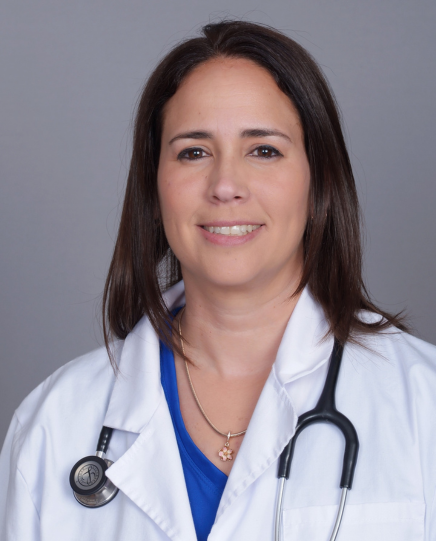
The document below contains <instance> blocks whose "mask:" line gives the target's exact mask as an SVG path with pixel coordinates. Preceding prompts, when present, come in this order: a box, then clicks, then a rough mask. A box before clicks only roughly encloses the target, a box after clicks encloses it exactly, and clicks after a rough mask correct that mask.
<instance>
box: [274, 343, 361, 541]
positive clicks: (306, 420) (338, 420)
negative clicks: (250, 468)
mask: <svg viewBox="0 0 436 541" xmlns="http://www.w3.org/2000/svg"><path fill="white" fill-rule="evenodd" d="M342 354H343V347H342V346H341V344H340V343H339V342H338V341H337V340H336V339H335V342H334V345H333V351H332V354H331V357H330V366H329V369H328V372H327V377H326V381H325V384H324V388H323V390H322V392H321V396H320V397H319V400H318V403H317V405H316V406H315V407H314V408H313V409H312V410H310V411H307V412H306V413H304V414H302V415H300V417H299V418H298V422H297V426H296V427H295V433H294V435H293V437H292V439H291V440H290V442H289V443H288V445H286V447H285V448H284V450H283V452H282V454H281V456H280V461H279V469H278V473H277V477H278V479H279V486H278V493H277V501H276V512H275V523H274V539H275V541H280V538H281V530H282V527H281V522H282V507H283V497H284V493H285V482H286V481H287V480H288V479H289V476H290V472H291V464H292V459H293V456H294V450H295V443H296V441H297V438H298V436H299V435H300V434H301V432H302V431H303V430H304V429H305V428H307V427H308V426H310V425H312V424H315V423H320V422H327V423H331V424H334V425H335V426H337V428H338V429H339V430H340V431H341V432H342V435H343V436H344V439H345V452H344V460H343V466H342V476H341V482H340V487H341V489H342V492H341V499H340V502H339V508H338V513H337V515H336V520H335V524H334V526H333V531H332V534H331V537H330V541H335V539H336V537H337V535H338V532H339V528H340V526H341V522H342V517H343V514H344V509H345V502H346V499H347V493H348V490H349V489H351V487H352V484H353V478H354V470H355V469H356V464H357V456H358V453H359V439H358V437H357V433H356V429H355V428H354V426H353V424H352V423H351V421H350V420H349V419H347V417H345V415H343V414H342V413H341V412H339V411H338V410H337V409H336V403H335V393H336V384H337V381H338V376H339V370H340V367H341V361H342Z"/></svg>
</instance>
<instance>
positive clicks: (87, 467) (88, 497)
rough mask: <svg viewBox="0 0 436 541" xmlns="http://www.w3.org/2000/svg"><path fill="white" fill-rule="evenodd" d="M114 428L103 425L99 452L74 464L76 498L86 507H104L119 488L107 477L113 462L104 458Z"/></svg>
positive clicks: (71, 479) (72, 472)
mask: <svg viewBox="0 0 436 541" xmlns="http://www.w3.org/2000/svg"><path fill="white" fill-rule="evenodd" d="M111 433H112V429H108V428H106V427H103V429H102V433H101V435H100V440H99V445H98V448H97V454H96V455H91V456H86V457H84V458H82V459H81V460H79V461H78V462H76V464H74V466H73V468H72V470H71V473H70V485H71V488H72V489H73V493H74V497H75V498H76V500H77V501H78V502H79V503H80V504H82V505H84V506H85V507H91V508H93V507H102V506H103V505H106V504H107V503H109V502H110V501H112V500H113V499H114V498H115V496H116V495H117V493H118V488H117V487H116V486H115V485H114V484H113V483H112V481H111V480H110V479H108V478H107V477H106V470H107V469H108V468H109V466H111V465H112V464H113V462H112V461H110V460H108V459H107V458H104V454H105V452H106V449H107V445H108V443H109V440H110V435H111Z"/></svg>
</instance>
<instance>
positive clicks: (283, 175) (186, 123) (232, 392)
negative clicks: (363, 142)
mask: <svg viewBox="0 0 436 541" xmlns="http://www.w3.org/2000/svg"><path fill="white" fill-rule="evenodd" d="M309 187H310V169H309V164H308V161H307V157H306V153H305V149H304V141H303V132H302V128H301V124H300V119H299V116H298V113H297V111H296V110H295V107H294V106H293V104H292V102H291V101H290V100H289V98H288V97H287V96H286V95H285V94H284V93H283V92H281V90H280V89H279V88H278V87H277V85H276V83H275V81H274V80H273V78H272V77H271V75H270V74H269V73H268V72H267V71H266V70H264V69H263V68H261V67H259V66H257V65H256V64H254V63H253V62H251V61H249V60H246V59H217V60H212V61H209V62H207V63H205V64H203V65H201V66H199V67H198V68H196V69H195V70H194V71H193V72H192V73H191V74H190V75H189V76H188V77H187V78H186V79H185V81H184V82H183V83H182V85H181V87H180V88H179V90H178V91H177V92H176V94H175V95H174V96H173V97H172V98H171V99H170V100H169V101H168V103H167V104H166V107H165V110H164V116H163V132H162V145H161V155H160V162H159V170H158V191H159V200H160V207H161V214H162V219H163V224H164V228H165V232H166V235H167V238H168V242H169V244H170V246H171V248H172V249H173V251H174V253H175V254H176V256H177V258H178V259H179V261H180V264H181V267H182V273H183V278H184V281H185V290H186V310H185V313H184V315H183V321H182V323H183V327H182V329H183V335H184V337H185V339H186V343H185V350H186V354H187V356H188V357H189V358H190V359H191V360H192V362H193V365H191V368H190V371H191V377H192V380H193V384H194V387H195V389H196V392H197V395H198V397H199V399H200V402H201V404H202V406H203V408H204V410H205V411H206V412H207V414H208V415H209V417H210V418H211V420H212V422H213V423H214V424H215V425H216V426H217V427H218V428H219V429H220V430H221V431H222V432H227V431H229V430H231V431H232V432H239V431H242V430H244V429H246V428H247V426H248V424H249V421H250V418H251V416H252V414H253V411H254V408H255V406H256V403H257V400H258V398H259V396H260V393H261V391H262V388H263V386H264V384H265V381H266V379H267V377H268V375H269V373H270V371H271V366H272V364H273V363H274V360H275V357H276V354H277V350H278V347H279V345H280V341H281V339H282V336H283V333H284V330H285V328H286V324H287V322H288V320H289V318H290V316H291V314H292V311H293V309H294V307H295V305H296V302H297V300H298V298H297V297H294V296H293V293H294V291H295V290H296V287H297V285H298V283H299V279H300V277H301V272H302V267H303V234H304V230H305V227H306V222H307V219H308V207H309ZM234 222H237V223H240V224H259V225H261V227H260V228H259V229H258V230H257V231H255V232H254V233H252V234H250V235H247V236H246V237H233V238H227V237H226V238H224V237H222V236H221V235H214V234H211V233H207V232H205V230H204V229H203V228H202V226H203V225H205V224H207V225H225V224H231V223H234ZM217 237H219V238H217ZM235 239H236V240H235ZM175 363H176V373H177V383H178V389H179V398H180V407H181V411H182V416H183V419H184V422H185V426H186V428H187V430H188V432H189V434H190V435H191V437H192V439H193V441H194V442H195V444H196V445H197V446H198V447H199V448H200V450H201V451H202V452H203V453H204V454H205V455H206V456H207V458H209V460H211V461H212V462H213V463H214V464H215V465H216V466H217V467H218V468H219V469H221V470H222V471H223V472H224V473H226V474H229V473H230V470H231V467H232V465H233V463H234V461H227V462H222V461H221V460H220V459H219V457H218V450H219V449H220V448H221V447H223V445H224V443H225V438H224V437H222V436H220V435H219V434H217V433H216V432H215V431H213V429H212V428H211V427H210V426H209V425H208V424H207V422H206V420H205V419H204V417H203V416H202V414H201V412H200V411H199V409H198V406H197V405H196V403H195V401H194V398H193V395H192V392H191V389H190V387H189V383H188V380H187V375H186V370H185V366H184V361H183V359H181V358H180V357H179V356H178V355H176V358H175ZM242 439H243V437H238V438H233V439H231V441H230V444H231V445H230V447H231V448H232V449H233V450H234V455H235V456H237V451H238V449H239V447H240V445H241V443H242Z"/></svg>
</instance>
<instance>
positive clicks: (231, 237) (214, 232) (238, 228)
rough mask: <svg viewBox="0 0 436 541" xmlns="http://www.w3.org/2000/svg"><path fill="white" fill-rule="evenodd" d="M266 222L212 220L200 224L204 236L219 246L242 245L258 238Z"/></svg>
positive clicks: (199, 227) (199, 228)
mask: <svg viewBox="0 0 436 541" xmlns="http://www.w3.org/2000/svg"><path fill="white" fill-rule="evenodd" d="M263 225H264V224H259V223H257V224H250V223H243V222H239V223H237V222H236V223H235V222H213V223H212V222H211V223H208V224H204V225H201V226H198V230H199V231H200V232H201V233H202V236H203V237H204V238H205V239H206V240H207V241H209V242H211V243H212V244H217V245H219V246H227V247H230V246H240V245H242V244H245V243H247V242H249V241H251V240H252V239H254V238H256V237H257V236H258V235H259V234H260V233H261V232H262V230H263V229H264V228H263Z"/></svg>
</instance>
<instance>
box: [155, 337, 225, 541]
mask: <svg viewBox="0 0 436 541" xmlns="http://www.w3.org/2000/svg"><path fill="white" fill-rule="evenodd" d="M160 369H161V381H162V387H163V390H164V393H165V397H166V399H167V402H168V407H169V410H170V413H171V418H172V421H173V425H174V431H175V434H176V438H177V444H178V446H179V452H180V458H181V459H182V466H183V473H184V475H185V482H186V488H187V490H188V496H189V503H190V504H191V511H192V517H193V519H194V526H195V531H196V533H197V539H198V541H206V540H207V537H208V535H209V533H210V530H211V529H212V526H213V523H214V522H215V516H216V512H217V510H218V506H219V503H220V500H221V496H222V494H223V492H224V488H225V486H226V482H227V475H226V474H225V473H223V472H222V471H221V470H219V469H218V468H217V467H216V466H215V465H214V464H212V462H211V461H210V460H209V459H208V458H207V457H206V456H205V455H204V454H203V453H202V452H201V451H200V449H199V448H198V447H197V446H196V445H195V443H194V442H193V441H192V439H191V436H190V435H189V434H188V431H187V430H186V428H185V423H184V422H183V418H182V414H181V411H180V402H179V393H178V390H177V378H176V367H175V364H174V355H173V352H172V351H171V350H170V349H168V348H167V347H166V346H165V344H164V343H163V342H161V343H160ZM205 422H206V421H205Z"/></svg>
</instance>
